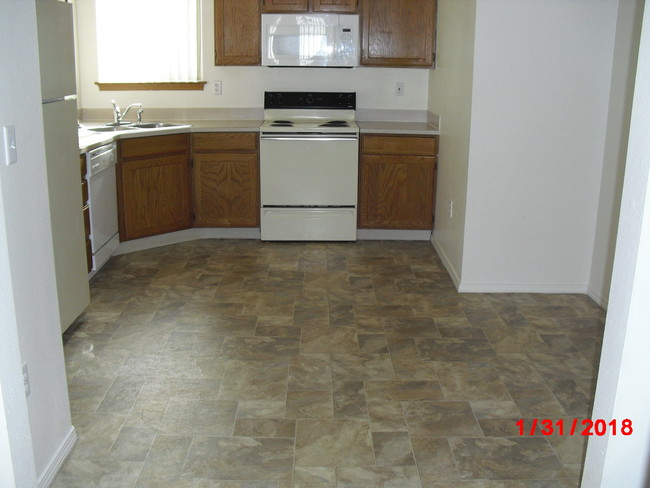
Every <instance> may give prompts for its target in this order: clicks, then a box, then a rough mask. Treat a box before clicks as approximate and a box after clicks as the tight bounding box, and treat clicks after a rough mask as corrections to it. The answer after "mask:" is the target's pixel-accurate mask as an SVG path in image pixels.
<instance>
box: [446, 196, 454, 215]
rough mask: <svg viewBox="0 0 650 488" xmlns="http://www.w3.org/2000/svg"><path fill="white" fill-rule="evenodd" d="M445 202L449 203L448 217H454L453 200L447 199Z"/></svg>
mask: <svg viewBox="0 0 650 488" xmlns="http://www.w3.org/2000/svg"><path fill="white" fill-rule="evenodd" d="M447 204H448V205H449V218H450V219H452V218H453V217H454V202H453V201H451V200H447Z"/></svg>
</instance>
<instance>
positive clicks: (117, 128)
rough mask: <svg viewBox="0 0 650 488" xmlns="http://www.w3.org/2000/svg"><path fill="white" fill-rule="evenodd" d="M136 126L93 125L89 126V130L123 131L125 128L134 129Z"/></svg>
mask: <svg viewBox="0 0 650 488" xmlns="http://www.w3.org/2000/svg"><path fill="white" fill-rule="evenodd" d="M134 129H135V127H132V126H127V125H112V126H108V127H92V128H89V129H88V130H91V131H93V132H121V131H124V130H134Z"/></svg>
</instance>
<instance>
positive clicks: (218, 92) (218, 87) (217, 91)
mask: <svg viewBox="0 0 650 488" xmlns="http://www.w3.org/2000/svg"><path fill="white" fill-rule="evenodd" d="M213 94H214V95H221V94H223V91H222V85H221V81H215V82H214V85H213Z"/></svg>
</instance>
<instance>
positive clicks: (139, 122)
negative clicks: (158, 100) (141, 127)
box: [136, 105, 144, 124]
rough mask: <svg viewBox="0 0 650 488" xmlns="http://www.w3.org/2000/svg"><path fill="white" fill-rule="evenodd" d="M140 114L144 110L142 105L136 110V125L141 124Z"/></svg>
mask: <svg viewBox="0 0 650 488" xmlns="http://www.w3.org/2000/svg"><path fill="white" fill-rule="evenodd" d="M142 112H144V109H143V108H142V105H141V106H140V108H139V109H138V113H137V114H136V115H137V117H138V124H141V123H142Z"/></svg>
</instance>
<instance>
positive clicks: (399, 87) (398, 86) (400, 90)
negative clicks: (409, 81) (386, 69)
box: [395, 81, 404, 97]
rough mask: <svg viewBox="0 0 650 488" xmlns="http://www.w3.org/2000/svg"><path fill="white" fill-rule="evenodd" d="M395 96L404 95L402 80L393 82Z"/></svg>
mask: <svg viewBox="0 0 650 488" xmlns="http://www.w3.org/2000/svg"><path fill="white" fill-rule="evenodd" d="M395 96H396V97H403V96H404V82H403V81H398V82H397V83H395Z"/></svg>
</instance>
